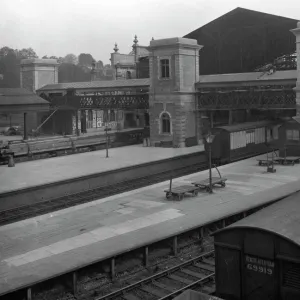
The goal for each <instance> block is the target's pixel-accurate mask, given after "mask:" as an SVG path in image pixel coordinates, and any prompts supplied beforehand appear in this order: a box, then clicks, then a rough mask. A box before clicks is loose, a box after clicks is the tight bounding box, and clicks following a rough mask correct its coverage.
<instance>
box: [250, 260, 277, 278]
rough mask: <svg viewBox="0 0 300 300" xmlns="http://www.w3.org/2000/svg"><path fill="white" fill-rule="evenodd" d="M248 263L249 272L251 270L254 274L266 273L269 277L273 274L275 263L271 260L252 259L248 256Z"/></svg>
mask: <svg viewBox="0 0 300 300" xmlns="http://www.w3.org/2000/svg"><path fill="white" fill-rule="evenodd" d="M246 262H247V269H248V270H251V271H254V272H259V273H264V274H267V275H272V274H273V269H274V262H272V261H270V260H265V259H260V258H256V257H250V256H248V255H247V256H246Z"/></svg>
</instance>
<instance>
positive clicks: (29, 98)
mask: <svg viewBox="0 0 300 300" xmlns="http://www.w3.org/2000/svg"><path fill="white" fill-rule="evenodd" d="M49 110H50V105H49V102H48V101H46V100H44V99H42V98H41V97H39V96H38V95H36V94H34V93H33V92H30V91H28V90H26V89H24V88H0V127H2V128H3V127H11V126H20V127H22V129H23V130H22V131H23V132H24V133H23V137H24V140H27V138H28V132H29V131H30V130H31V129H36V128H37V127H38V126H39V124H40V123H41V119H42V117H43V114H44V113H45V112H49Z"/></svg>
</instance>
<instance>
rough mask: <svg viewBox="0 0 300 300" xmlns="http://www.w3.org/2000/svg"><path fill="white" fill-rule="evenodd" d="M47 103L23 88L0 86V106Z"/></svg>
mask: <svg viewBox="0 0 300 300" xmlns="http://www.w3.org/2000/svg"><path fill="white" fill-rule="evenodd" d="M36 104H38V105H47V106H49V102H48V101H46V100H44V99H42V98H41V97H39V96H37V95H36V94H34V93H33V92H30V91H28V90H26V89H23V88H0V106H4V105H5V106H7V105H36Z"/></svg>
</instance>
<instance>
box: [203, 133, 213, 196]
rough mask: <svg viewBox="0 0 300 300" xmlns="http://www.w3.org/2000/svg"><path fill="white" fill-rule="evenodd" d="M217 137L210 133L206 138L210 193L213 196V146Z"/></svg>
mask: <svg viewBox="0 0 300 300" xmlns="http://www.w3.org/2000/svg"><path fill="white" fill-rule="evenodd" d="M214 138H215V136H214V135H213V134H211V132H209V133H208V135H207V136H206V138H205V139H206V143H207V145H208V161H209V162H208V163H209V191H208V192H209V193H210V194H212V192H213V190H212V176H211V144H212V142H213V141H214Z"/></svg>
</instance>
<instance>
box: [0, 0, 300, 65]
mask: <svg viewBox="0 0 300 300" xmlns="http://www.w3.org/2000/svg"><path fill="white" fill-rule="evenodd" d="M236 7H243V8H247V9H252V10H257V11H261V12H265V13H270V14H274V15H280V16H284V17H289V18H293V19H298V20H300V0H285V1H282V0H280V1H279V0H223V1H222V0H47V1H46V0H26V1H25V0H9V1H7V0H0V48H1V47H4V46H8V47H11V48H13V49H22V48H28V47H32V48H33V49H34V50H35V52H36V53H37V55H38V56H39V57H42V56H44V55H48V56H51V55H55V56H58V57H59V56H62V57H63V56H65V55H66V54H69V53H74V54H75V55H79V54H80V53H90V54H92V56H93V57H94V58H95V59H96V60H97V61H98V60H102V61H103V62H104V63H105V64H107V63H110V61H109V58H110V53H111V52H113V48H114V44H115V42H117V44H118V47H119V52H120V53H129V52H130V51H131V50H132V47H131V46H132V44H133V39H134V35H135V34H136V35H137V37H138V40H139V45H145V46H147V45H149V42H150V40H151V39H152V37H153V38H154V39H161V38H169V37H182V36H184V35H186V34H188V33H189V32H191V31H193V30H195V29H197V28H199V27H201V26H203V25H205V24H206V23H208V22H210V21H212V20H214V19H216V18H218V17H220V16H221V15H223V14H225V13H227V12H229V11H231V10H233V9H235V8H236Z"/></svg>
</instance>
